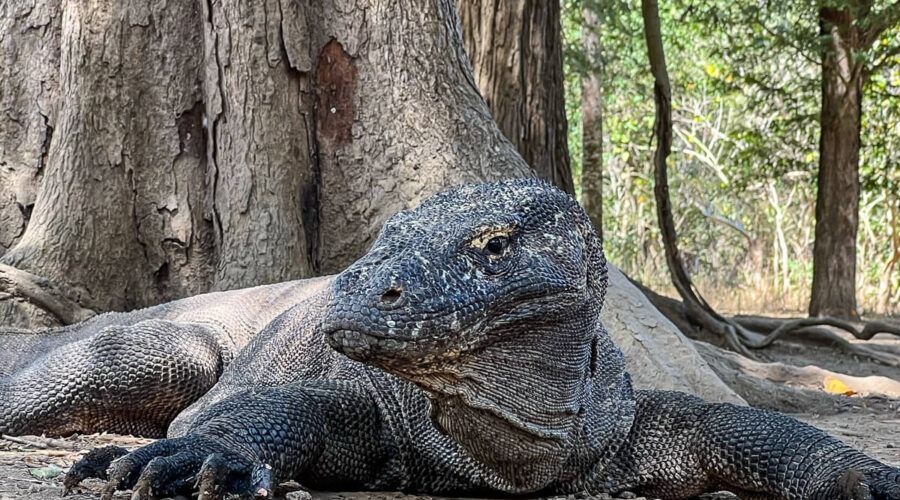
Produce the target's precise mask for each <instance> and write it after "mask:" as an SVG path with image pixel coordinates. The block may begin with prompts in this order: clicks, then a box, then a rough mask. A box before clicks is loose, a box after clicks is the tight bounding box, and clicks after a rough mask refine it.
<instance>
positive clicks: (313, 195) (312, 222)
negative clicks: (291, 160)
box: [300, 161, 320, 274]
mask: <svg viewBox="0 0 900 500" xmlns="http://www.w3.org/2000/svg"><path fill="white" fill-rule="evenodd" d="M312 164H313V165H314V175H313V178H312V180H311V181H310V182H307V183H306V185H304V186H303V194H302V196H301V198H300V206H301V208H302V210H303V212H302V214H301V217H302V218H303V232H304V235H305V236H306V259H307V261H308V262H309V265H310V266H311V267H312V270H313V272H314V273H316V274H318V273H319V262H318V257H319V255H318V254H319V244H318V243H319V183H320V181H319V178H320V176H319V168H318V162H317V161H313V162H312Z"/></svg>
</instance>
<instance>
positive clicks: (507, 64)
mask: <svg viewBox="0 0 900 500" xmlns="http://www.w3.org/2000/svg"><path fill="white" fill-rule="evenodd" d="M458 8H459V17H460V19H461V22H462V30H463V40H464V42H465V47H466V51H467V52H468V54H469V58H470V59H471V61H472V66H473V67H474V69H475V81H476V82H478V88H479V89H481V94H482V96H484V100H485V101H487V104H488V106H489V107H490V110H491V114H492V115H493V117H494V120H495V121H496V122H497V124H498V125H499V126H500V130H502V131H503V133H504V134H505V135H506V137H507V138H508V139H509V140H510V141H511V142H512V143H513V144H514V145H515V146H516V149H517V150H518V151H519V153H520V154H521V155H522V157H523V158H524V159H525V161H526V162H527V163H528V164H529V165H531V167H532V168H534V170H535V171H536V172H537V174H538V176H539V177H540V178H542V179H544V180H546V181H548V182H551V183H553V184H555V185H556V186H558V187H559V188H560V189H563V190H564V191H566V192H568V193H574V192H575V191H574V184H573V181H572V172H571V168H570V165H569V151H568V146H567V142H566V138H567V134H566V109H565V86H564V83H563V72H562V38H561V33H560V30H561V25H560V6H559V2H531V1H527V2H523V1H520V0H499V1H486V0H459V2H458Z"/></svg>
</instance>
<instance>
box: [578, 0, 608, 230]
mask: <svg viewBox="0 0 900 500" xmlns="http://www.w3.org/2000/svg"><path fill="white" fill-rule="evenodd" d="M583 13H584V26H583V27H582V31H581V39H582V43H583V45H584V51H585V55H586V56H587V58H588V61H589V62H590V65H589V68H588V74H587V75H586V76H585V77H584V78H582V79H581V124H582V133H581V137H582V148H581V151H582V155H583V159H582V162H581V204H582V205H583V206H584V209H585V211H587V214H588V216H589V217H590V218H591V222H593V223H594V227H595V228H596V229H597V234H598V235H599V236H600V238H601V240H602V239H603V88H602V86H601V84H600V78H599V75H598V71H599V54H600V37H599V31H600V25H599V19H598V18H597V15H596V14H595V13H594V11H593V9H584V10H583Z"/></svg>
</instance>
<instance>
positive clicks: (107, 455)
mask: <svg viewBox="0 0 900 500" xmlns="http://www.w3.org/2000/svg"><path fill="white" fill-rule="evenodd" d="M127 454H128V450H126V449H125V448H122V447H121V446H104V447H102V448H94V449H93V450H91V451H89V452H88V453H87V454H86V455H85V456H84V457H82V458H81V460H79V461H78V462H75V464H74V465H73V466H72V468H71V469H69V472H68V473H67V474H66V477H65V479H63V487H64V489H63V496H66V495H68V494H69V491H71V490H72V488H74V487H75V486H78V484H79V483H81V482H82V481H84V480H85V479H89V478H96V479H104V480H105V479H107V478H108V477H107V475H106V470H107V469H108V468H109V465H110V464H111V463H112V462H113V460H115V459H117V458H119V457H123V456H125V455H127Z"/></svg>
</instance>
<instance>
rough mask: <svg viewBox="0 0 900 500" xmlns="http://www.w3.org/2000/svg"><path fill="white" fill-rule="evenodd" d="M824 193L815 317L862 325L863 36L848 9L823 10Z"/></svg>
mask: <svg viewBox="0 0 900 500" xmlns="http://www.w3.org/2000/svg"><path fill="white" fill-rule="evenodd" d="M819 17H820V23H821V29H822V35H823V36H827V37H828V40H829V41H828V43H827V44H826V48H825V51H824V54H823V57H822V110H821V116H820V123H821V131H820V138H819V177H818V186H819V192H818V195H817V197H816V239H815V244H814V246H813V282H812V295H811V297H810V302H809V314H810V316H834V317H837V318H843V319H858V317H859V315H858V311H857V308H856V233H857V229H858V227H859V188H860V185H859V146H860V119H861V114H862V82H863V71H862V70H861V67H860V63H858V62H856V61H854V58H853V53H854V51H855V50H857V48H858V47H859V44H860V34H859V32H858V31H857V29H856V27H855V26H854V24H853V17H852V14H851V13H850V10H849V9H836V8H830V7H823V8H821V9H820V11H819Z"/></svg>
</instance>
